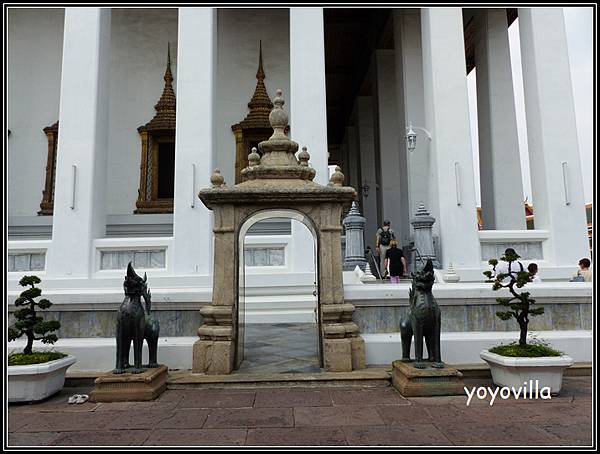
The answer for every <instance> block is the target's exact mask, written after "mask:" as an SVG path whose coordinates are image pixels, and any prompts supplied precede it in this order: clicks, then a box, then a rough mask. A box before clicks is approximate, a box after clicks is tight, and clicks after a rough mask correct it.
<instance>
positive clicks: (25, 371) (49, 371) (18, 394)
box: [8, 355, 77, 402]
mask: <svg viewBox="0 0 600 454" xmlns="http://www.w3.org/2000/svg"><path fill="white" fill-rule="evenodd" d="M75 361H77V359H76V358H75V357H74V356H71V355H68V356H65V357H64V358H60V359H57V360H55V361H49V362H47V363H42V364H31V365H28V366H8V401H9V402H30V401H36V400H42V399H45V398H46V397H48V396H51V395H52V394H54V393H56V392H58V391H60V390H61V389H62V387H63V386H64V384H65V373H66V372H67V369H68V368H69V366H71V365H72V364H74V363H75Z"/></svg>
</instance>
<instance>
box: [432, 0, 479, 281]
mask: <svg viewBox="0 0 600 454" xmlns="http://www.w3.org/2000/svg"><path fill="white" fill-rule="evenodd" d="M421 37H422V43H423V88H424V100H425V123H426V124H425V127H426V128H427V129H428V130H429V131H431V134H432V141H431V146H430V152H431V156H430V159H431V173H432V175H433V176H434V178H433V181H432V182H431V183H432V184H431V185H430V189H431V192H430V201H431V203H432V206H434V207H435V209H433V210H432V211H433V213H438V216H436V217H437V219H438V222H439V224H440V226H439V230H440V251H441V257H440V259H441V260H440V262H441V263H442V266H443V268H447V267H448V264H449V263H450V262H452V263H453V264H454V265H455V267H456V268H457V270H459V269H469V268H470V269H474V268H477V269H479V268H480V267H481V250H480V246H479V236H478V232H477V210H476V202H475V177H474V172H473V156H472V149H471V130H470V124H469V105H468V98H467V75H466V70H465V67H466V64H465V49H464V38H463V22H462V12H461V9H460V8H424V9H422V10H421ZM434 216H435V215H434Z"/></svg>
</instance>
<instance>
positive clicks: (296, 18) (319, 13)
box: [290, 8, 347, 185]
mask: <svg viewBox="0 0 600 454" xmlns="http://www.w3.org/2000/svg"><path fill="white" fill-rule="evenodd" d="M290 91H291V93H290V112H291V115H290V127H291V136H292V139H293V140H295V141H296V142H298V143H299V144H300V147H308V152H309V153H310V165H311V166H312V167H314V168H315V170H316V171H317V175H316V177H315V182H317V183H319V184H324V185H326V184H327V183H328V182H329V173H328V170H327V165H328V152H327V108H326V95H325V32H324V28H323V8H290ZM346 170H347V169H342V171H346Z"/></svg>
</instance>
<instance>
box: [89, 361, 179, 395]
mask: <svg viewBox="0 0 600 454" xmlns="http://www.w3.org/2000/svg"><path fill="white" fill-rule="evenodd" d="M94 383H95V388H94V389H93V390H92V392H91V393H90V400H91V401H92V402H135V401H143V400H154V399H156V398H157V397H158V396H160V395H161V394H162V393H163V391H165V390H166V389H167V366H163V365H161V366H159V367H157V368H153V369H147V370H146V372H143V373H141V374H129V373H128V374H119V375H115V374H113V373H112V372H109V373H107V374H105V375H101V376H100V377H98V378H97V379H96V380H95V382H94Z"/></svg>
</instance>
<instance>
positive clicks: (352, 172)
mask: <svg viewBox="0 0 600 454" xmlns="http://www.w3.org/2000/svg"><path fill="white" fill-rule="evenodd" d="M346 147H347V148H348V151H347V154H348V165H347V168H346V181H345V184H346V186H352V187H353V188H354V189H356V191H357V192H358V190H359V189H360V188H359V187H358V186H359V183H358V173H359V168H358V166H359V162H358V140H357V137H356V127H355V126H346Z"/></svg>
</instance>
